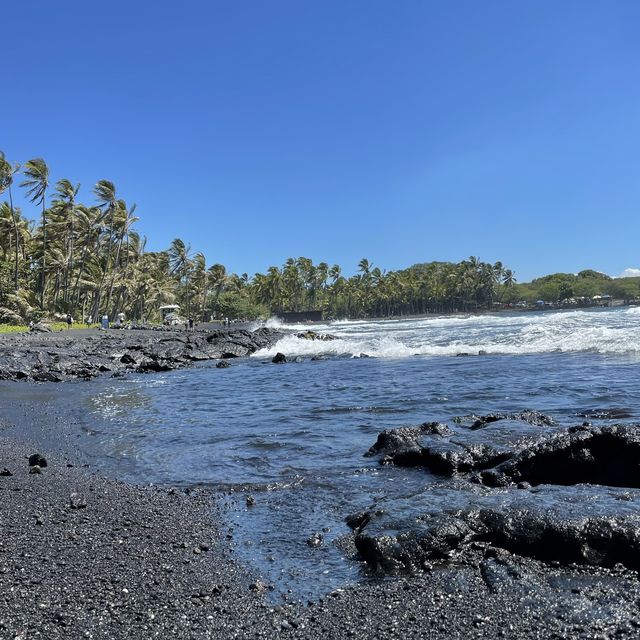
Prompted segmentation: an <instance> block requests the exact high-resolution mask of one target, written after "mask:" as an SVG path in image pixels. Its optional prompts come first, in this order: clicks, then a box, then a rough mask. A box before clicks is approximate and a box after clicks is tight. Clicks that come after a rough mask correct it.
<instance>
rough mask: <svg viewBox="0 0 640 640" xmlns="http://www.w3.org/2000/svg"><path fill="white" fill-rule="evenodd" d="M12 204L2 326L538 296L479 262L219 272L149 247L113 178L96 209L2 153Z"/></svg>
mask: <svg viewBox="0 0 640 640" xmlns="http://www.w3.org/2000/svg"><path fill="white" fill-rule="evenodd" d="M16 189H24V192H25V195H26V196H27V199H28V200H29V201H30V203H31V204H32V205H33V207H34V211H35V213H36V215H37V219H36V220H31V219H30V218H28V217H26V216H25V215H24V213H23V212H22V211H21V210H20V208H19V207H16V206H15V205H14V195H15V190H16ZM0 197H2V198H4V199H3V201H2V202H0V322H11V323H20V322H24V321H27V320H30V319H38V318H41V317H52V316H55V315H57V314H66V313H71V314H72V315H73V316H74V317H75V318H77V319H84V318H86V317H89V316H91V317H92V318H94V319H97V318H99V317H100V316H101V315H103V314H107V315H109V316H110V317H114V316H115V314H117V313H124V314H125V316H126V317H127V318H129V319H137V320H144V321H158V320H159V319H160V312H159V310H160V307H161V306H163V305H167V304H178V305H180V310H181V315H182V316H183V317H192V318H194V319H195V320H196V321H198V320H208V319H210V318H212V317H213V318H220V317H242V318H249V319H252V318H256V317H267V316H269V315H273V314H276V315H277V314H278V313H282V312H287V311H307V310H322V311H323V312H324V315H325V317H333V318H342V317H349V318H360V317H372V316H376V317H380V316H383V317H390V316H399V315H408V314H422V313H446V312H453V311H477V310H482V309H492V308H495V307H496V305H499V304H508V303H511V302H514V301H515V300H518V299H520V298H524V299H526V300H529V299H531V298H532V297H535V296H536V295H538V291H537V290H535V289H527V286H529V285H517V283H516V278H515V274H514V272H513V271H512V270H511V269H508V268H506V267H504V266H503V264H502V263H501V262H496V263H494V264H490V263H487V262H482V261H480V260H479V259H478V258H476V257H470V258H468V259H466V260H463V261H461V262H458V263H451V262H429V263H424V264H417V265H413V266H411V267H409V268H407V269H402V270H397V271H383V270H381V269H380V268H378V267H376V266H374V265H373V264H372V263H371V262H370V261H369V260H368V259H366V258H364V259H362V260H361V261H360V263H359V264H358V270H357V272H356V273H355V274H354V275H351V276H345V275H344V274H343V272H342V269H341V267H340V266H339V265H335V264H334V265H329V264H328V263H326V262H320V263H318V264H314V263H313V261H312V260H311V259H309V258H305V257H299V258H289V259H288V260H287V261H286V262H285V263H284V264H283V265H282V266H281V267H277V266H272V267H269V269H268V270H267V272H266V273H256V274H255V275H254V276H253V277H249V276H248V274H246V273H243V274H236V273H228V272H227V270H226V268H225V266H224V265H222V264H218V263H214V264H208V263H207V260H206V258H205V256H204V254H203V253H201V252H193V251H192V250H191V247H190V245H189V244H187V243H185V242H184V241H183V240H181V239H179V238H176V239H175V240H173V241H172V242H171V245H170V246H169V247H168V248H167V249H166V250H164V251H146V249H145V245H146V239H145V238H144V237H142V236H141V235H140V234H139V233H138V232H137V231H136V229H135V224H136V222H137V221H138V217H137V216H136V215H135V214H136V205H135V204H130V203H128V202H126V201H125V200H124V199H122V198H120V197H119V194H118V192H117V189H116V186H115V185H114V184H113V183H112V182H111V181H109V180H98V182H96V184H95V185H94V186H93V187H92V189H91V191H90V199H91V203H90V204H87V203H86V202H82V201H81V199H80V185H79V184H75V183H73V182H71V181H70V180H68V179H61V180H58V181H56V182H53V181H52V180H51V177H50V171H49V167H48V166H47V164H46V162H45V161H44V160H43V159H42V158H34V159H31V160H28V161H27V162H25V163H24V164H23V165H22V166H20V165H19V164H17V163H12V162H10V161H9V160H8V159H7V158H6V156H5V155H4V153H2V152H0ZM593 273H596V272H593ZM560 275H562V274H560ZM600 275H601V274H600ZM535 282H536V281H534V283H535ZM543 284H544V283H543ZM548 288H549V287H548ZM565 289H566V287H565ZM549 291H551V289H549ZM558 291H560V289H556V290H555V293H553V292H552V293H553V295H556V293H558ZM563 292H564V293H566V290H563ZM558 295H559V294H558Z"/></svg>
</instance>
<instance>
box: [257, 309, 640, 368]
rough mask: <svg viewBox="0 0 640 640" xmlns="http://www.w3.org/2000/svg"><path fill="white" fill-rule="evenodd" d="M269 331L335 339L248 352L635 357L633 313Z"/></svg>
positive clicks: (292, 341) (637, 312)
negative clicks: (598, 355)
mask: <svg viewBox="0 0 640 640" xmlns="http://www.w3.org/2000/svg"><path fill="white" fill-rule="evenodd" d="M269 326H278V327H281V328H284V329H289V330H293V331H294V332H295V331H306V330H308V329H309V328H312V329H313V330H314V331H316V332H318V333H329V334H331V335H333V336H335V338H336V339H335V340H331V341H327V342H325V341H318V340H305V339H301V338H298V337H297V336H296V335H295V333H294V334H292V335H288V336H286V337H285V338H283V339H282V340H280V341H279V342H278V343H277V344H276V345H275V346H274V347H272V348H270V349H264V350H262V351H259V352H258V353H256V354H255V356H256V357H266V356H273V355H275V354H276V353H277V352H282V353H285V354H287V355H291V356H296V355H301V356H313V355H327V356H354V357H358V356H360V355H361V354H366V355H368V356H373V357H378V358H406V357H410V356H415V355H422V356H456V355H459V354H470V355H477V354H478V353H479V352H485V353H487V354H512V355H513V354H532V353H550V352H565V353H577V352H585V351H590V352H594V353H602V354H607V353H609V354H640V307H629V308H618V309H605V310H581V311H547V312H528V313H524V312H521V313H500V314H485V315H467V316H436V317H429V318H422V319H409V320H376V321H368V320H357V321H351V320H338V321H334V322H330V323H324V324H317V325H313V326H312V327H310V325H304V324H300V325H286V324H282V323H280V322H279V321H277V320H271V321H269Z"/></svg>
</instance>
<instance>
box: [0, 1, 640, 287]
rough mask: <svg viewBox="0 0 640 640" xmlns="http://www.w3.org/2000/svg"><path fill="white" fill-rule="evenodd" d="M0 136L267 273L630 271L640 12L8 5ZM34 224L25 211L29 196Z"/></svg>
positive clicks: (10, 146)
mask: <svg viewBox="0 0 640 640" xmlns="http://www.w3.org/2000/svg"><path fill="white" fill-rule="evenodd" d="M2 14H3V15H2V23H3V29H2V33H3V35H2V43H3V47H2V48H3V80H2V87H3V91H2V93H3V99H2V101H1V106H0V115H1V117H0V149H2V150H4V151H5V153H6V154H7V156H8V158H9V159H10V160H13V161H20V162H23V161H25V160H27V159H29V158H31V157H35V156H42V157H44V158H45V159H46V161H47V162H48V164H49V166H50V168H51V172H52V177H53V179H54V180H57V179H59V178H62V177H67V178H69V179H71V180H73V181H77V182H80V183H81V184H82V190H81V198H83V200H84V201H87V202H91V201H92V197H93V196H92V195H91V187H92V185H93V184H94V183H95V182H96V181H97V180H98V179H101V178H106V179H109V180H112V181H113V182H115V184H116V186H117V188H118V193H119V195H120V197H122V198H124V199H125V200H127V201H128V202H135V203H137V205H138V209H137V214H138V215H139V216H140V217H141V220H140V222H139V223H138V225H137V228H138V230H139V231H140V232H141V233H143V234H144V235H146V236H147V237H148V245H147V246H148V248H149V249H152V250H155V249H161V248H165V247H167V246H168V245H169V243H170V241H171V240H172V239H173V238H175V237H181V238H183V239H184V240H185V241H187V242H190V243H191V245H192V248H193V249H194V250H197V251H202V252H204V253H205V255H206V257H207V262H208V263H209V264H212V263H214V262H222V263H223V264H225V265H226V266H227V267H228V269H230V270H232V271H237V272H248V273H249V274H250V275H251V274H253V273H255V272H256V271H265V270H266V269H267V268H268V267H269V266H270V265H273V264H275V265H280V264H282V262H284V260H285V259H286V258H287V257H289V256H294V257H296V256H300V255H305V256H308V257H311V258H312V259H313V260H314V261H320V260H325V261H327V262H329V263H339V264H341V265H342V266H343V268H344V270H345V272H347V273H349V272H353V271H355V270H356V265H357V262H358V261H359V260H360V258H362V257H367V258H368V259H369V260H370V261H372V262H373V263H374V264H375V265H377V266H379V267H381V268H385V269H397V268H402V267H405V266H408V265H410V264H413V263H415V262H424V261H429V260H452V261H457V260H460V259H463V258H465V257H467V256H469V255H477V256H479V257H480V258H481V259H483V260H487V261H491V262H493V261H495V260H502V261H503V262H504V263H505V264H506V265H507V266H509V267H511V268H513V269H514V270H515V271H516V275H517V277H518V279H519V280H520V281H526V280H529V279H531V278H532V277H535V276H538V275H542V274H545V273H549V272H553V271H568V272H576V271H578V270H580V269H584V268H595V269H598V270H601V271H604V272H606V273H609V274H611V275H618V274H620V273H621V272H622V271H623V270H624V269H626V268H637V267H640V251H639V250H638V247H639V246H640V243H639V238H640V216H639V212H640V120H639V119H640V77H639V76H640V39H639V38H638V37H637V36H638V32H637V26H638V24H640V3H638V2H636V1H635V0H629V1H626V2H623V1H617V2H616V1H611V0H607V1H605V0H602V1H598V2H596V1H589V0H581V1H575V2H574V1H571V0H563V1H562V2H556V1H555V0H535V1H527V0H521V1H518V2H513V1H512V0H501V1H496V0H484V1H477V0H473V1H471V0H470V1H456V0H452V1H447V2H443V1H439V2H429V1H426V0H424V1H419V2H418V1H412V0H403V1H402V2H396V1H393V0H387V1H380V0H357V1H356V0H323V1H322V2H320V1H318V0H314V1H311V0H308V1H307V0H290V1H284V0H283V1H280V0H269V1H268V2H265V1H262V0H260V1H259V0H254V1H248V0H247V1H244V2H230V1H227V2H218V1H211V2H205V1H202V2H194V1H191V0H183V1H182V2H164V1H157V0H156V1H151V0H149V1H147V2H142V1H135V0H130V1H129V2H120V1H119V0H115V1H110V2H108V3H94V2H86V0H83V1H81V2H80V1H76V0H65V2H50V1H48V0H32V1H31V2H29V3H24V2H14V3H7V4H6V6H3V11H2ZM24 211H25V213H28V214H29V215H35V211H34V210H33V208H32V207H31V206H30V205H26V204H25V206H24Z"/></svg>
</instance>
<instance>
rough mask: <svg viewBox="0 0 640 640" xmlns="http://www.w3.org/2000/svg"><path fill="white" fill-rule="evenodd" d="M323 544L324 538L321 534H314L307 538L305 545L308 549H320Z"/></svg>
mask: <svg viewBox="0 0 640 640" xmlns="http://www.w3.org/2000/svg"><path fill="white" fill-rule="evenodd" d="M323 543H324V536H323V535H322V534H321V533H314V534H313V535H311V536H309V537H308V538H307V544H308V545H309V546H310V547H321V546H322V544H323Z"/></svg>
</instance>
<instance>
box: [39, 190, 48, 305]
mask: <svg viewBox="0 0 640 640" xmlns="http://www.w3.org/2000/svg"><path fill="white" fill-rule="evenodd" d="M44 212H45V200H44V196H42V273H41V274H40V309H41V310H42V311H44V289H45V285H46V277H45V269H46V265H47V218H46V216H45V213H44Z"/></svg>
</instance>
